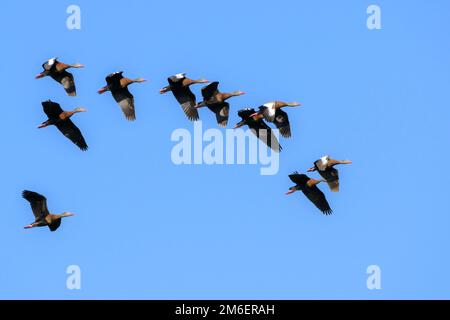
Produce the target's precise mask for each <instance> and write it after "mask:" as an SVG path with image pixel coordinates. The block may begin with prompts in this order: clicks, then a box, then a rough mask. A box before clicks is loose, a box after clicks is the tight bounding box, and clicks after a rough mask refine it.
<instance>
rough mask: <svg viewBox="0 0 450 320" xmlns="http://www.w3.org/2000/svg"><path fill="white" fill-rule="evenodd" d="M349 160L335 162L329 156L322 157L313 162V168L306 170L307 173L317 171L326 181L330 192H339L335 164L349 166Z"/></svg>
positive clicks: (337, 173)
mask: <svg viewBox="0 0 450 320" xmlns="http://www.w3.org/2000/svg"><path fill="white" fill-rule="evenodd" d="M350 163H352V162H351V161H350V160H335V159H331V158H330V157H329V156H324V157H322V158H320V159H319V160H317V161H315V162H314V167H312V168H310V169H308V172H312V171H318V172H319V174H320V175H321V176H322V178H324V179H325V180H326V182H327V183H328V186H329V187H330V190H331V191H333V192H339V172H338V170H337V169H336V168H334V166H335V165H337V164H350Z"/></svg>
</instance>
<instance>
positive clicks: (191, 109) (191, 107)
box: [159, 73, 209, 121]
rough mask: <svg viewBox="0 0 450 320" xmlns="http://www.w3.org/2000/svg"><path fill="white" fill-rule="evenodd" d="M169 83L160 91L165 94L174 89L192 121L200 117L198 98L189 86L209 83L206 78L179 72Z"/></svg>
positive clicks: (170, 78)
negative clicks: (193, 76)
mask: <svg viewBox="0 0 450 320" xmlns="http://www.w3.org/2000/svg"><path fill="white" fill-rule="evenodd" d="M167 81H168V82H169V85H168V86H166V87H164V88H162V89H161V90H160V91H159V93H161V94H163V93H166V92H169V91H172V93H173V95H174V97H175V99H177V101H178V103H179V104H180V105H181V108H183V111H184V113H185V114H186V116H187V117H188V119H189V120H191V121H197V120H198V119H199V117H198V112H197V109H195V106H196V98H195V95H194V94H193V93H192V91H191V89H190V88H189V86H191V85H193V84H196V83H209V81H208V80H206V79H199V80H193V79H189V78H187V77H186V74H185V73H179V74H176V75H174V76H171V77H169V78H168V79H167Z"/></svg>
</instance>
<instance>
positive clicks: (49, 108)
mask: <svg viewBox="0 0 450 320" xmlns="http://www.w3.org/2000/svg"><path fill="white" fill-rule="evenodd" d="M42 106H43V108H44V112H45V114H46V115H47V117H48V120H47V121H45V122H43V123H42V124H41V125H40V126H39V127H38V128H45V127H48V126H50V125H54V126H56V127H57V128H58V130H59V131H61V133H62V134H63V135H65V136H66V137H67V138H69V139H70V140H71V141H72V142H73V143H75V144H76V145H77V146H78V147H79V148H80V149H81V150H83V151H86V150H87V149H88V146H87V144H86V141H85V140H84V138H83V135H82V134H81V131H80V129H78V127H77V126H76V125H75V124H74V123H73V122H72V120H70V118H71V117H72V116H73V115H74V114H76V113H79V112H86V111H87V110H86V109H84V108H76V109H74V110H73V111H64V110H63V109H61V106H60V105H59V104H58V103H56V102H52V101H50V100H48V101H44V102H42Z"/></svg>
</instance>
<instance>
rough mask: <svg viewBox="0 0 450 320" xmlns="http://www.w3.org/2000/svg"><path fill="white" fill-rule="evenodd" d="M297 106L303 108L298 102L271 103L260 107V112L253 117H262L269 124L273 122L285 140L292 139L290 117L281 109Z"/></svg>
mask: <svg viewBox="0 0 450 320" xmlns="http://www.w3.org/2000/svg"><path fill="white" fill-rule="evenodd" d="M297 106H301V104H300V103H298V102H283V101H271V102H268V103H265V104H263V105H262V106H260V107H259V111H258V112H256V113H255V114H254V115H253V116H257V117H261V118H264V119H266V120H267V121H269V122H273V123H274V124H275V126H276V127H277V128H278V129H279V130H280V134H281V135H282V136H283V137H284V138H290V137H291V126H290V124H289V117H288V115H287V113H286V112H284V111H283V110H281V108H284V107H297Z"/></svg>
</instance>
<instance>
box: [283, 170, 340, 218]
mask: <svg viewBox="0 0 450 320" xmlns="http://www.w3.org/2000/svg"><path fill="white" fill-rule="evenodd" d="M289 179H291V181H292V182H293V183H295V186H293V187H291V188H289V191H288V192H287V193H286V194H287V195H289V194H292V193H294V192H296V191H298V190H301V191H302V192H303V194H304V195H305V196H306V197H307V198H308V199H309V200H310V201H311V202H312V203H314V205H315V206H316V207H317V208H318V209H319V210H320V211H322V213H323V214H326V215H330V214H332V213H333V210H331V208H330V205H329V204H328V201H327V199H326V198H325V195H324V194H323V192H322V191H320V189H319V188H318V187H317V185H318V184H319V183H320V182H323V181H324V180H315V179H311V178H310V177H308V176H307V175H305V174H299V173H298V172H294V173H292V174H290V175H289Z"/></svg>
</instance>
